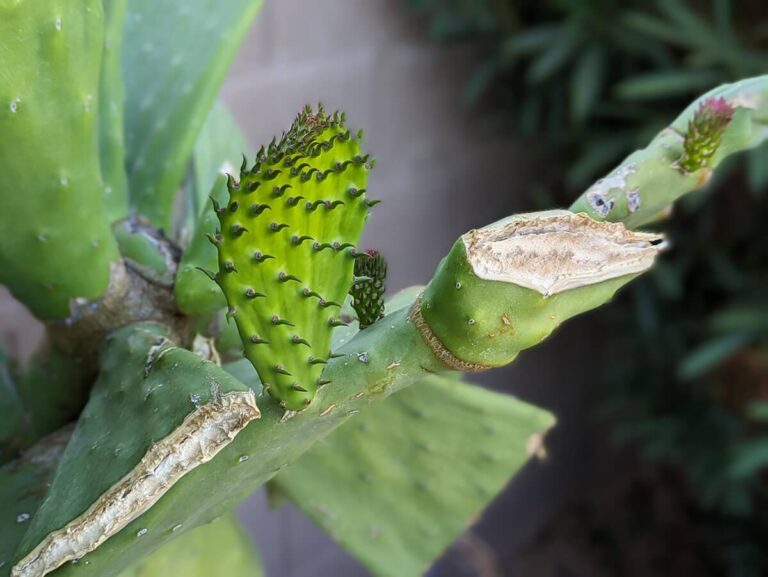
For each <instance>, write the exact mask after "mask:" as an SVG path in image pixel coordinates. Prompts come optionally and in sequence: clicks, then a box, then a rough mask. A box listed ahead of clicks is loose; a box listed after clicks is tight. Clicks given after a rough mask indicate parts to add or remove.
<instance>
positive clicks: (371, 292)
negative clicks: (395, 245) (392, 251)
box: [349, 249, 387, 330]
mask: <svg viewBox="0 0 768 577" xmlns="http://www.w3.org/2000/svg"><path fill="white" fill-rule="evenodd" d="M386 279H387V261H386V260H385V259H384V256H383V255H382V254H381V253H380V252H379V251H377V250H372V249H371V250H366V251H365V252H361V253H357V254H356V255H355V282H354V283H353V284H352V288H351V289H350V291H349V294H350V295H352V308H353V309H355V313H357V322H358V325H359V327H360V330H363V329H364V328H367V327H369V326H371V325H372V324H373V323H375V322H376V321H377V320H379V319H382V318H384V310H385V309H384V293H385V291H386V287H385V286H384V281H386Z"/></svg>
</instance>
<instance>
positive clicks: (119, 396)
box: [11, 325, 259, 577]
mask: <svg viewBox="0 0 768 577" xmlns="http://www.w3.org/2000/svg"><path fill="white" fill-rule="evenodd" d="M101 371H102V372H101V374H100V376H99V379H98V380H97V382H96V384H95V385H94V389H93V391H92V393H91V398H90V400H89V402H88V405H87V406H86V408H85V410H84V411H83V413H82V415H81V417H80V419H79V421H78V424H77V427H76V429H75V431H74V433H73V435H72V439H71V440H70V442H69V444H68V445H67V448H66V450H65V452H64V455H63V456H62V458H61V461H60V462H59V464H58V467H57V470H56V474H55V476H54V479H53V482H52V483H51V486H50V489H49V490H48V492H47V495H46V498H45V500H44V501H43V503H42V505H41V506H40V509H39V510H38V511H37V513H36V515H35V516H34V517H33V518H32V520H31V523H30V527H29V530H28V532H27V534H26V535H25V537H24V540H23V542H22V544H21V545H20V547H19V551H18V553H19V555H18V559H17V563H16V565H15V566H14V569H13V571H12V573H11V575H12V576H13V577H40V576H42V575H44V574H46V573H47V572H49V571H52V570H54V569H56V568H57V567H59V566H60V565H62V564H64V563H66V562H67V561H71V560H74V559H79V558H81V557H83V556H86V555H87V554H88V553H89V552H91V551H93V550H94V549H96V548H97V547H99V545H101V543H102V542H103V541H105V540H107V539H109V537H111V536H112V534H114V533H116V532H118V531H120V530H121V529H123V528H124V527H126V526H129V525H130V523H131V522H132V521H134V520H135V519H136V518H137V517H139V516H140V515H141V514H142V513H143V512H144V511H146V510H147V509H149V508H151V507H152V505H154V503H155V502H156V501H157V500H158V499H159V498H160V497H161V496H162V495H163V494H165V492H166V491H167V490H168V489H169V488H170V487H171V486H173V485H174V484H175V483H176V482H177V481H178V480H179V479H180V478H182V477H183V476H185V475H186V474H188V473H189V472H190V471H192V470H194V469H195V468H197V467H198V466H200V465H202V464H204V463H206V462H207V461H208V460H210V459H211V458H213V457H214V456H215V455H216V454H217V453H218V451H220V450H221V449H222V448H223V447H224V446H226V445H227V444H229V443H230V442H231V440H232V439H233V438H234V437H235V436H236V435H237V434H238V432H239V431H240V430H242V428H243V427H245V425H247V424H248V423H249V422H251V421H252V420H253V419H255V418H258V416H259V411H258V409H257V408H256V404H255V401H254V396H253V392H252V391H251V390H250V389H248V388H247V387H246V386H245V385H243V384H242V383H239V382H238V381H236V380H235V379H233V378H232V377H230V376H229V375H227V374H226V373H224V372H223V371H222V370H221V369H219V368H218V367H217V366H216V365H214V364H213V363H211V362H208V361H205V360H203V359H201V358H200V357H198V356H197V355H196V354H194V353H192V352H190V351H186V350H183V349H179V348H176V347H174V346H172V344H171V343H170V342H169V341H168V340H167V339H166V338H165V336H164V334H163V332H162V331H160V330H158V329H157V328H156V327H153V326H152V325H138V326H128V327H125V328H123V329H120V330H118V331H117V332H116V333H114V335H113V336H112V341H111V343H110V345H109V347H108V349H107V351H106V353H105V355H104V358H103V359H102V363H101ZM139 532H140V531H139ZM145 532H146V531H145ZM118 570H119V568H116V569H115V572H117V571H118Z"/></svg>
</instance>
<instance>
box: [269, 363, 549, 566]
mask: <svg viewBox="0 0 768 577" xmlns="http://www.w3.org/2000/svg"><path fill="white" fill-rule="evenodd" d="M553 422H554V420H553V418H552V416H551V415H549V414H548V413H546V412H545V411H542V410H541V409H538V408H536V407H532V406H530V405H528V404H526V403H522V402H520V401H518V400H517V399H515V398H513V397H510V396H508V395H502V394H498V393H494V392H491V391H487V390H485V389H482V388H480V387H476V386H473V385H470V384H465V383H462V382H460V381H456V380H453V379H449V378H446V377H439V376H432V377H427V378H426V379H422V380H420V381H419V382H417V383H415V384H414V385H413V386H411V387H409V388H408V389H406V390H404V391H401V392H399V393H397V394H395V395H393V396H391V397H389V398H388V399H386V400H385V401H383V402H382V403H379V404H377V405H375V406H371V407H369V408H367V409H364V410H363V412H362V413H361V414H360V415H359V416H357V417H355V419H353V420H351V421H349V422H348V423H347V424H345V425H344V426H343V427H340V428H339V429H338V430H336V431H335V432H334V433H333V434H331V435H329V436H328V438H327V439H325V440H324V441H323V442H322V443H317V444H316V445H315V446H314V447H313V448H312V449H311V450H310V451H308V452H307V453H306V454H305V455H304V456H302V457H301V459H299V460H298V461H297V462H296V463H295V464H293V465H291V466H290V467H288V468H287V469H286V470H285V471H283V472H281V473H280V474H279V475H278V476H277V477H276V478H275V481H274V482H275V483H276V484H277V487H278V490H279V491H280V492H282V493H285V494H286V495H287V496H288V497H289V498H290V499H291V500H293V501H294V502H295V503H296V504H297V505H298V506H299V507H301V509H302V510H303V511H304V512H305V513H306V514H307V515H309V516H310V517H311V518H312V519H314V520H315V522H317V523H318V524H319V525H320V526H321V527H322V528H323V529H324V530H325V531H327V532H328V533H329V534H330V535H331V536H332V537H333V538H334V539H336V540H337V541H338V542H339V543H340V544H341V545H342V546H343V547H344V548H345V549H346V550H347V551H349V552H350V553H351V554H352V555H354V556H355V557H356V558H357V559H358V560H360V562H361V563H363V565H365V566H366V568H367V569H368V570H369V571H370V572H371V573H372V574H373V575H376V576H377V577H417V576H418V575H421V574H423V572H424V571H425V570H426V569H427V568H428V567H429V565H430V564H431V562H432V561H433V560H434V559H435V558H436V557H437V556H438V555H440V553H441V552H442V551H443V550H444V549H445V548H446V547H447V546H448V545H449V544H450V543H451V542H452V541H453V540H454V539H455V538H456V537H457V536H458V535H459V534H460V533H461V532H462V530H464V529H465V528H466V527H467V526H468V525H469V524H470V523H471V522H472V520H473V519H474V518H475V517H476V515H477V514H478V512H479V511H481V510H482V509H483V508H485V506H486V505H487V504H488V503H489V502H490V501H491V499H493V497H494V496H495V495H496V494H497V493H498V492H499V491H500V490H501V489H502V488H503V487H504V486H505V485H506V483H507V481H508V480H509V477H510V476H511V475H513V474H514V473H515V472H516V471H517V470H518V469H520V467H522V466H523V464H524V463H525V462H526V461H527V460H528V458H529V456H530V455H529V450H532V449H535V448H538V447H539V446H540V442H541V439H542V437H543V433H544V432H545V431H546V430H547V429H548V428H549V427H551V426H552V424H553Z"/></svg>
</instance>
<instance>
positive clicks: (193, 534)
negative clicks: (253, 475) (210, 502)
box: [120, 513, 264, 577]
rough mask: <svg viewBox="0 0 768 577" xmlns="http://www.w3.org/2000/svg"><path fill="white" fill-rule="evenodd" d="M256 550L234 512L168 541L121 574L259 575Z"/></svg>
mask: <svg viewBox="0 0 768 577" xmlns="http://www.w3.org/2000/svg"><path fill="white" fill-rule="evenodd" d="M263 574H264V572H263V571H262V568H261V561H260V559H259V555H258V553H257V552H256V549H255V548H254V547H253V544H252V543H251V539H250V537H249V536H248V534H247V533H246V532H245V531H244V530H243V528H242V527H241V526H240V523H239V522H238V520H237V517H235V514H234V513H228V514H226V515H224V516H223V517H220V518H219V519H216V520H215V521H214V522H212V523H209V524H208V525H203V526H202V527H198V528H197V529H195V530H194V531H190V532H189V533H186V534H184V535H182V536H181V537H179V538H178V539H176V540H175V541H171V542H170V543H168V544H167V545H165V546H164V547H161V548H160V549H158V550H157V551H155V552H154V553H153V554H152V555H150V556H149V557H148V558H147V559H145V560H144V561H142V562H140V563H138V564H136V565H135V566H134V567H131V568H130V569H128V570H127V571H124V572H122V573H120V577H171V576H173V575H178V576H179V577H262V575H263Z"/></svg>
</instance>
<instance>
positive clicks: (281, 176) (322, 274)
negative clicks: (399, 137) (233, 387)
mask: <svg viewBox="0 0 768 577" xmlns="http://www.w3.org/2000/svg"><path fill="white" fill-rule="evenodd" d="M361 137H362V133H358V134H357V135H353V134H352V132H351V131H350V130H349V129H348V128H347V127H346V122H345V119H344V115H343V114H340V113H338V112H337V113H334V114H332V115H329V114H327V113H326V112H325V111H324V110H323V108H322V107H320V108H319V109H318V110H317V111H314V110H312V109H311V108H306V109H305V110H304V111H303V112H302V113H301V114H299V116H298V117H297V118H296V120H294V122H293V125H292V126H291V128H290V129H289V130H288V131H287V132H286V133H284V134H283V135H282V137H281V138H280V140H273V141H272V143H270V145H269V146H268V147H267V148H262V149H261V150H259V152H258V154H257V155H256V162H255V164H253V165H252V166H250V167H249V166H248V164H247V162H246V160H245V159H244V160H243V165H242V167H241V169H240V175H239V180H236V179H235V178H234V177H232V176H230V177H229V178H228V182H227V189H228V191H229V200H228V202H227V204H226V205H223V206H219V205H218V203H216V201H215V200H212V202H213V203H215V204H214V210H215V211H216V213H217V215H218V217H219V223H220V225H221V227H220V230H218V231H217V232H216V234H215V235H213V236H211V237H210V240H211V242H212V243H213V244H214V245H215V246H216V248H217V249H218V252H219V271H218V273H216V274H215V275H214V278H215V280H216V282H217V283H218V284H219V286H220V287H221V289H222V291H223V292H224V295H225V296H226V298H227V303H228V304H229V312H228V313H227V315H228V317H230V318H234V320H235V322H236V323H237V328H238V331H239V332H240V337H241V338H242V340H243V344H244V347H245V356H246V358H248V360H249V361H250V362H251V363H252V364H253V366H254V368H255V369H256V371H257V372H258V373H259V378H260V379H261V382H262V385H263V387H264V390H265V391H266V392H268V393H269V394H270V395H271V396H273V397H274V398H275V399H277V400H278V401H279V402H280V404H281V405H282V406H283V407H284V408H286V409H288V410H293V411H295V410H301V409H303V408H305V407H306V406H307V405H308V404H309V403H310V402H311V401H312V399H313V398H314V396H315V392H316V391H317V388H318V387H319V386H320V385H322V384H326V382H325V381H324V380H323V379H321V374H322V372H323V367H324V366H325V365H326V364H327V363H328V361H329V360H330V358H331V356H332V353H331V332H332V331H333V329H334V327H337V326H342V325H344V324H345V323H344V321H342V320H341V319H340V318H339V311H340V310H341V306H342V303H343V302H344V297H345V296H346V294H347V293H348V292H349V289H350V287H351V285H352V283H353V272H354V262H355V254H354V248H355V246H356V244H357V242H358V240H359V238H360V234H361V233H362V230H363V225H364V224H365V219H366V216H367V213H368V207H369V206H370V204H371V203H370V202H369V201H368V199H367V198H366V195H365V187H366V182H367V172H368V170H369V168H370V163H369V157H368V156H367V155H363V153H362V151H361V148H360V145H361Z"/></svg>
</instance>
